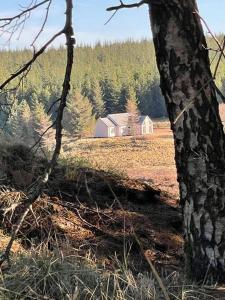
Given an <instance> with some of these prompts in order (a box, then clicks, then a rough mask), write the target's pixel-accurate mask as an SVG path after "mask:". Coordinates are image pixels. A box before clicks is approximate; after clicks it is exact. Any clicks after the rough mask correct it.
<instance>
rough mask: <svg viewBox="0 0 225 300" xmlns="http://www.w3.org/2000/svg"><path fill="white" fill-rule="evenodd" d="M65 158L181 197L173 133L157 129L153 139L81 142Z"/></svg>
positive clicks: (91, 140)
mask: <svg viewBox="0 0 225 300" xmlns="http://www.w3.org/2000/svg"><path fill="white" fill-rule="evenodd" d="M64 149H65V151H64V154H63V156H64V157H65V158H67V159H68V158H69V161H70V160H74V161H75V162H76V163H78V164H80V165H82V164H84V165H89V166H90V167H92V168H94V169H97V170H103V171H107V172H113V173H118V174H122V175H125V176H128V177H129V178H134V179H141V180H144V181H148V182H149V183H151V184H153V186H155V187H157V188H159V189H160V190H162V191H165V192H168V193H170V194H172V195H174V196H175V197H178V185H177V181H176V169H175V162H174V147H173V138H172V132H171V131H170V130H169V129H168V128H157V129H155V130H154V134H153V135H149V136H144V137H137V138H136V139H134V138H131V137H122V138H101V139H99V138H90V139H81V140H78V141H76V142H75V143H70V144H66V146H64Z"/></svg>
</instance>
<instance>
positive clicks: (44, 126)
mask: <svg viewBox="0 0 225 300" xmlns="http://www.w3.org/2000/svg"><path fill="white" fill-rule="evenodd" d="M33 126H34V132H35V135H34V138H35V140H36V141H38V140H39V139H40V138H41V141H40V143H41V145H42V148H43V149H44V150H46V151H47V152H50V151H51V150H52V149H53V146H54V144H55V130H54V129H53V127H51V126H52V120H51V117H50V116H49V115H47V113H46V112H45V109H44V105H43V104H42V103H40V102H36V103H34V104H33ZM46 130H47V132H46Z"/></svg>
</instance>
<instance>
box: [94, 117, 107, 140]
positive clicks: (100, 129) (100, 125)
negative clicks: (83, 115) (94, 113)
mask: <svg viewBox="0 0 225 300" xmlns="http://www.w3.org/2000/svg"><path fill="white" fill-rule="evenodd" d="M95 137H109V131H108V126H106V124H105V123H104V122H103V121H102V120H101V119H98V121H97V122H96V126H95Z"/></svg>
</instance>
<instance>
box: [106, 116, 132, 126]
mask: <svg viewBox="0 0 225 300" xmlns="http://www.w3.org/2000/svg"><path fill="white" fill-rule="evenodd" d="M107 117H108V118H109V119H110V120H111V121H112V122H113V123H114V124H115V125H117V126H127V124H128V118H129V114H128V113H121V114H109V115H108V116H107Z"/></svg>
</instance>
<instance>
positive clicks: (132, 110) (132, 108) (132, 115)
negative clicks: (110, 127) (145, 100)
mask: <svg viewBox="0 0 225 300" xmlns="http://www.w3.org/2000/svg"><path fill="white" fill-rule="evenodd" d="M127 97H128V98H127V103H126V112H127V113H128V114H129V116H128V129H129V130H128V133H129V134H130V135H132V136H136V135H138V134H139V116H140V112H139V110H138V105H137V100H136V97H135V92H134V90H132V89H130V91H129V93H128V96H127Z"/></svg>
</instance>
